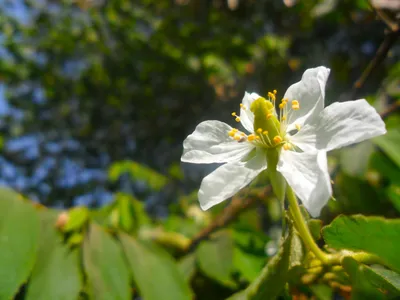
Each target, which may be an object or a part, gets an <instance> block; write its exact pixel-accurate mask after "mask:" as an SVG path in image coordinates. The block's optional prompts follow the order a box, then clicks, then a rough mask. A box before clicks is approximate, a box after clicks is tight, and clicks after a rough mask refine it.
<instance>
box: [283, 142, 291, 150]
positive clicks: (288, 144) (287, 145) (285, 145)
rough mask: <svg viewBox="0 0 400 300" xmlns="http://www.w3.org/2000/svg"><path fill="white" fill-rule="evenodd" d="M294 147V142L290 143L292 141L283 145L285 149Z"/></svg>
mask: <svg viewBox="0 0 400 300" xmlns="http://www.w3.org/2000/svg"><path fill="white" fill-rule="evenodd" d="M292 148H293V146H292V144H290V143H285V144H284V145H283V149H284V150H290V149H292Z"/></svg>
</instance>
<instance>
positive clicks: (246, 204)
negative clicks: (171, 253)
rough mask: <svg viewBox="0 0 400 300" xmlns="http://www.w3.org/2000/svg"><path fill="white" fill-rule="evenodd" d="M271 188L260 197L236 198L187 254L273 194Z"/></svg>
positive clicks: (195, 240)
mask: <svg viewBox="0 0 400 300" xmlns="http://www.w3.org/2000/svg"><path fill="white" fill-rule="evenodd" d="M271 191H272V189H271V186H267V187H266V188H265V189H263V190H262V192H260V193H259V194H258V195H252V196H250V197H241V196H235V197H233V198H232V202H231V203H230V204H229V205H228V206H227V207H225V209H224V210H223V211H222V212H221V214H220V215H219V216H217V218H216V219H215V220H214V221H213V222H212V223H211V224H210V225H209V226H207V227H206V228H204V229H203V230H202V231H200V232H199V233H198V234H197V235H196V236H195V237H194V238H193V239H192V241H191V242H190V244H189V246H188V247H187V248H186V249H185V251H184V252H185V253H183V254H187V253H189V252H192V251H193V250H194V249H195V248H196V247H197V246H198V245H199V243H200V242H201V241H203V240H206V239H208V238H209V236H210V235H211V234H212V233H214V232H215V231H217V230H218V229H220V228H222V227H225V226H226V225H228V224H230V223H231V222H232V221H234V220H235V219H236V218H237V217H238V216H239V215H240V214H241V213H242V212H244V211H245V210H247V209H249V208H251V207H253V205H254V204H255V203H256V202H257V201H258V200H259V199H260V198H262V197H267V196H269V195H270V194H271Z"/></svg>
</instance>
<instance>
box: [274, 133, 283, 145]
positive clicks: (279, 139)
mask: <svg viewBox="0 0 400 300" xmlns="http://www.w3.org/2000/svg"><path fill="white" fill-rule="evenodd" d="M274 143H275V144H280V143H282V137H281V136H279V135H277V136H275V137H274Z"/></svg>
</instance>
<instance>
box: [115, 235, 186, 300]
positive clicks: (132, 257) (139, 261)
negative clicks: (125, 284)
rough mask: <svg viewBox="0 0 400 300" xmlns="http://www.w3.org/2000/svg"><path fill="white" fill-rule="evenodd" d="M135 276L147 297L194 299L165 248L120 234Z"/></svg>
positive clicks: (143, 295)
mask: <svg viewBox="0 0 400 300" xmlns="http://www.w3.org/2000/svg"><path fill="white" fill-rule="evenodd" d="M119 237H120V240H121V243H122V245H123V248H124V251H125V255H126V257H127V259H128V262H129V267H130V269H131V272H132V275H133V279H134V281H135V283H136V286H137V288H138V289H139V292H140V296H141V297H142V298H143V299H144V300H155V299H165V300H184V299H191V298H192V297H191V291H190V288H189V286H188V284H187V283H186V282H185V279H184V276H183V274H182V273H181V271H180V270H179V269H178V267H177V265H176V263H175V262H174V261H173V259H172V258H171V257H170V256H169V255H168V254H167V253H165V252H164V250H162V249H160V248H158V247H156V246H155V245H150V244H147V243H143V242H140V241H138V240H136V239H134V238H132V237H130V236H128V235H126V234H120V236H119Z"/></svg>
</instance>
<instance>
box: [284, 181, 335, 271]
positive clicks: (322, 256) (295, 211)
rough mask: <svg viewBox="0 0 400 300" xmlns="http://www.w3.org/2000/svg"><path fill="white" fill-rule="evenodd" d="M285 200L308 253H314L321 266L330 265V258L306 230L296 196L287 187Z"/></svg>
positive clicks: (306, 226)
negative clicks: (286, 199)
mask: <svg viewBox="0 0 400 300" xmlns="http://www.w3.org/2000/svg"><path fill="white" fill-rule="evenodd" d="M286 192H287V198H288V201H289V207H290V210H291V213H292V217H293V221H294V223H295V226H296V229H297V231H298V232H299V234H300V236H301V238H302V239H303V242H304V244H306V246H307V247H308V248H309V250H310V251H312V252H313V253H314V255H315V256H316V257H317V258H318V259H319V260H321V261H322V263H323V264H329V263H330V257H329V255H328V254H327V253H325V252H323V251H322V250H321V249H320V248H319V247H318V245H317V244H316V243H315V241H314V239H313V237H312V235H311V233H310V230H309V229H308V225H307V224H306V221H305V220H304V217H303V214H302V213H301V211H300V207H299V204H298V203H297V199H296V195H295V194H294V192H293V190H292V188H291V187H290V186H287V190H286Z"/></svg>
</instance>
